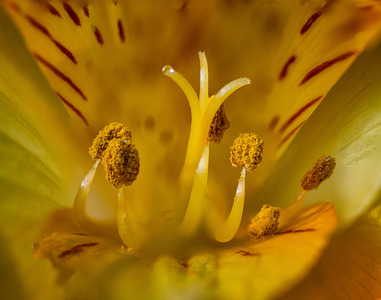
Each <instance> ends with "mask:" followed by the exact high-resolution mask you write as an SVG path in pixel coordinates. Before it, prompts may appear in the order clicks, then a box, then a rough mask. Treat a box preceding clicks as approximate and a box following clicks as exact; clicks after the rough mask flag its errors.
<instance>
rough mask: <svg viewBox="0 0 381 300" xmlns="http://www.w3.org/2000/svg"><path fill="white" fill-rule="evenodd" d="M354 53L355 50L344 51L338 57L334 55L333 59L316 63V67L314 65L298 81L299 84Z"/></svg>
mask: <svg viewBox="0 0 381 300" xmlns="http://www.w3.org/2000/svg"><path fill="white" fill-rule="evenodd" d="M355 53H356V51H350V52H347V53H344V54H342V55H339V56H338V57H335V58H334V59H331V60H328V61H326V62H323V63H322V64H320V65H318V66H317V67H315V68H313V69H312V70H311V71H309V72H308V73H307V74H306V75H305V76H304V78H303V80H302V81H301V82H300V83H299V85H302V84H304V83H306V82H307V81H308V80H310V79H311V78H312V77H315V76H316V75H318V74H319V73H320V72H322V71H324V70H325V69H327V68H329V67H330V66H332V65H334V64H335V63H338V62H340V61H342V60H345V59H347V58H349V57H351V56H352V55H354V54H355Z"/></svg>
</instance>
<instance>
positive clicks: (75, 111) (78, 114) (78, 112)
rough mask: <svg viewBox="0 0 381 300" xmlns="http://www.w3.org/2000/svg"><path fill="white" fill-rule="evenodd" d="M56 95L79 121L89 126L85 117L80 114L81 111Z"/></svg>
mask: <svg viewBox="0 0 381 300" xmlns="http://www.w3.org/2000/svg"><path fill="white" fill-rule="evenodd" d="M56 94H57V96H58V97H59V98H60V99H61V101H62V102H63V103H65V104H66V105H67V106H68V107H69V108H70V109H71V110H72V111H73V112H74V113H76V114H77V116H78V117H80V118H81V120H82V121H83V123H85V125H86V126H89V122H88V121H87V119H86V118H85V116H84V115H83V114H82V113H81V111H80V110H79V109H78V108H76V107H75V106H74V105H73V104H71V103H70V102H69V101H67V100H66V99H65V98H64V97H63V96H62V95H61V94H60V93H56Z"/></svg>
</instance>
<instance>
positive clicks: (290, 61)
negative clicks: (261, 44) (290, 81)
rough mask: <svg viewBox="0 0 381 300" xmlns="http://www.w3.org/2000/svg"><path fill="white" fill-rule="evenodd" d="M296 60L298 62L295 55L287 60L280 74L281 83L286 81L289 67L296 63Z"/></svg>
mask: <svg viewBox="0 0 381 300" xmlns="http://www.w3.org/2000/svg"><path fill="white" fill-rule="evenodd" d="M295 60H296V56H295V55H293V56H291V57H290V58H289V59H288V60H287V62H286V63H285V64H284V66H283V68H282V70H281V71H280V73H279V77H278V80H279V81H281V80H282V79H284V78H285V77H286V75H287V71H288V68H289V66H290V65H291V64H292V63H293V62H295Z"/></svg>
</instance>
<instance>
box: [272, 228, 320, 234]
mask: <svg viewBox="0 0 381 300" xmlns="http://www.w3.org/2000/svg"><path fill="white" fill-rule="evenodd" d="M314 231H316V229H315V228H307V229H290V230H285V231H281V232H275V233H274V234H278V235H280V234H288V233H303V232H314Z"/></svg>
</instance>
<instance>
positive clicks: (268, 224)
mask: <svg viewBox="0 0 381 300" xmlns="http://www.w3.org/2000/svg"><path fill="white" fill-rule="evenodd" d="M279 217H280V207H274V206H271V205H267V204H266V205H263V206H262V208H261V210H260V211H259V213H258V214H257V215H256V216H255V217H254V218H253V220H252V221H251V224H250V227H249V235H250V236H252V237H254V238H257V239H259V238H261V237H264V236H267V235H270V234H273V233H274V232H275V231H276V230H277V229H278V226H279V221H278V220H279Z"/></svg>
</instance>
